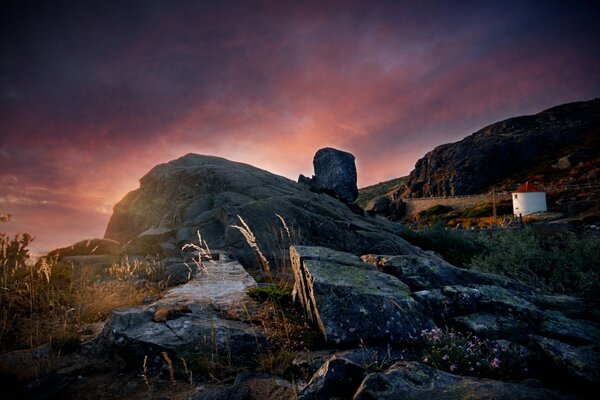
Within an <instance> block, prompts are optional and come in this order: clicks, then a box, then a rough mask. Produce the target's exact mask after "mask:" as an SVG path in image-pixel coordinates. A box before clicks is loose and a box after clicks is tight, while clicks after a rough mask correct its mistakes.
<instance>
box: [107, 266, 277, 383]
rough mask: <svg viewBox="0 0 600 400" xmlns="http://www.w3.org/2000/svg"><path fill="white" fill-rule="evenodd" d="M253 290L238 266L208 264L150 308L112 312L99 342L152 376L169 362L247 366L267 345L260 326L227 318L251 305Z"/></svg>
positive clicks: (249, 277) (132, 308) (253, 283)
mask: <svg viewBox="0 0 600 400" xmlns="http://www.w3.org/2000/svg"><path fill="white" fill-rule="evenodd" d="M253 287H257V284H256V281H255V280H254V279H253V278H252V277H251V276H250V275H249V274H248V273H247V272H246V271H245V270H244V268H243V267H242V266H241V265H240V264H239V263H238V262H236V261H223V262H218V263H214V264H213V263H210V264H208V265H207V268H205V269H201V270H200V272H198V274H197V275H196V276H195V278H194V279H192V280H191V281H189V282H188V283H186V284H184V285H181V286H177V287H175V288H173V289H170V290H169V291H167V292H166V293H165V294H164V295H163V296H162V298H160V299H159V300H157V301H155V302H153V303H151V304H149V305H144V306H135V307H125V308H120V309H115V310H114V311H113V315H112V317H111V319H110V320H109V322H108V323H107V324H106V326H105V328H104V330H103V332H102V335H101V336H100V338H99V340H98V343H99V344H101V345H103V346H107V348H108V350H109V351H116V352H117V353H118V354H119V355H120V356H121V357H122V358H124V359H125V360H127V361H129V362H131V364H132V365H135V366H140V365H142V363H144V359H146V364H147V367H148V368H149V369H150V370H151V371H160V370H161V369H164V368H165V365H168V363H169V362H168V360H167V357H168V358H170V359H171V360H181V359H184V360H186V361H187V362H188V363H189V362H197V361H201V360H203V359H206V360H221V362H225V361H223V360H230V361H232V362H234V363H235V364H236V365H245V364H248V363H250V364H251V363H252V362H253V361H255V360H256V355H257V353H259V352H260V351H261V350H263V347H264V346H265V345H266V339H265V336H264V334H263V333H262V331H261V330H260V329H259V328H258V327H256V326H252V325H250V324H249V323H246V322H242V321H239V320H231V319H228V318H227V316H228V315H229V314H228V311H229V310H230V309H232V308H233V307H238V306H240V304H242V303H244V302H249V303H251V302H252V300H251V299H250V298H249V297H247V295H246V290H247V289H249V288H253ZM165 354H166V356H165Z"/></svg>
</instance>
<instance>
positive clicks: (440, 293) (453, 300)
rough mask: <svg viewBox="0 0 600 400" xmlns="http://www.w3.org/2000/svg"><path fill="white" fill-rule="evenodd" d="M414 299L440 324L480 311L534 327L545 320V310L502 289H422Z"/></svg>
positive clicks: (456, 287)
mask: <svg viewBox="0 0 600 400" xmlns="http://www.w3.org/2000/svg"><path fill="white" fill-rule="evenodd" d="M413 297H414V298H415V299H416V300H417V301H419V302H420V303H421V304H423V305H424V306H426V308H427V309H428V310H429V311H430V312H431V314H432V317H433V318H434V320H435V321H436V322H437V323H439V324H442V325H443V324H446V323H447V322H448V321H449V319H450V318H452V317H455V316H462V315H466V314H474V313H477V312H485V313H490V314H493V315H500V316H509V317H510V318H514V319H518V320H520V321H522V322H523V323H524V324H525V326H529V327H533V326H535V325H536V324H537V323H539V321H540V320H541V319H542V311H541V310H539V309H538V308H537V307H536V306H535V305H533V304H532V303H530V302H528V301H527V300H525V299H524V298H523V297H521V293H519V292H512V291H510V290H508V289H504V288H501V287H498V286H489V285H480V286H476V285H474V286H472V287H466V286H459V285H457V286H443V287H442V288H441V289H430V290H421V291H418V292H414V293H413Z"/></svg>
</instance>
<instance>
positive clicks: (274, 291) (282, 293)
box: [248, 285, 292, 306]
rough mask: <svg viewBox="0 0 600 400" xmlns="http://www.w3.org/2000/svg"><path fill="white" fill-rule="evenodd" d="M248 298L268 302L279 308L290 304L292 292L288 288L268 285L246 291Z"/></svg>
mask: <svg viewBox="0 0 600 400" xmlns="http://www.w3.org/2000/svg"><path fill="white" fill-rule="evenodd" d="M248 296H250V297H251V298H253V299H255V300H258V301H267V300H270V301H272V302H273V303H275V304H277V305H279V306H286V305H291V304H292V290H291V289H290V288H289V287H288V286H281V285H269V286H264V287H257V288H252V289H248Z"/></svg>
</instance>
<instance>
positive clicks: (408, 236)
mask: <svg viewBox="0 0 600 400" xmlns="http://www.w3.org/2000/svg"><path fill="white" fill-rule="evenodd" d="M402 237H403V238H404V239H405V240H406V241H407V242H409V243H411V244H414V245H415V246H419V247H420V248H421V249H423V250H432V251H435V252H436V253H439V254H440V255H441V256H442V257H443V258H444V260H446V261H448V262H449V263H450V264H452V265H455V266H457V267H462V266H464V265H465V264H467V263H468V262H469V261H471V259H472V258H473V257H474V256H476V255H478V254H479V253H480V252H481V250H482V249H481V247H480V245H479V244H478V242H477V240H476V239H474V238H473V237H472V236H470V235H469V234H468V233H466V232H460V231H456V230H452V229H447V227H446V226H445V224H444V223H441V222H439V223H436V224H435V225H433V226H431V227H428V228H426V229H424V230H423V231H421V232H414V231H408V232H406V233H404V234H402Z"/></svg>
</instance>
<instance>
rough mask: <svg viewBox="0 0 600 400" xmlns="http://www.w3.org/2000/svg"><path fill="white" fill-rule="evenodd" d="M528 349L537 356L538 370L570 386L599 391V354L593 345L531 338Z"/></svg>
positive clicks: (537, 337)
mask: <svg viewBox="0 0 600 400" xmlns="http://www.w3.org/2000/svg"><path fill="white" fill-rule="evenodd" d="M530 347H531V348H532V349H533V350H534V351H536V353H537V354H538V355H539V360H538V362H539V365H540V368H542V369H545V370H546V372H548V373H549V374H550V375H551V376H552V375H553V376H555V377H556V378H557V379H559V380H564V379H565V377H568V380H569V381H570V382H571V383H572V385H574V386H577V387H578V388H579V389H581V387H584V388H588V389H594V390H595V391H597V390H598V389H600V352H599V351H598V347H597V346H594V345H588V346H573V345H570V344H567V343H563V342H560V341H558V340H554V339H549V338H545V337H542V336H532V337H531V345H530Z"/></svg>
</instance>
